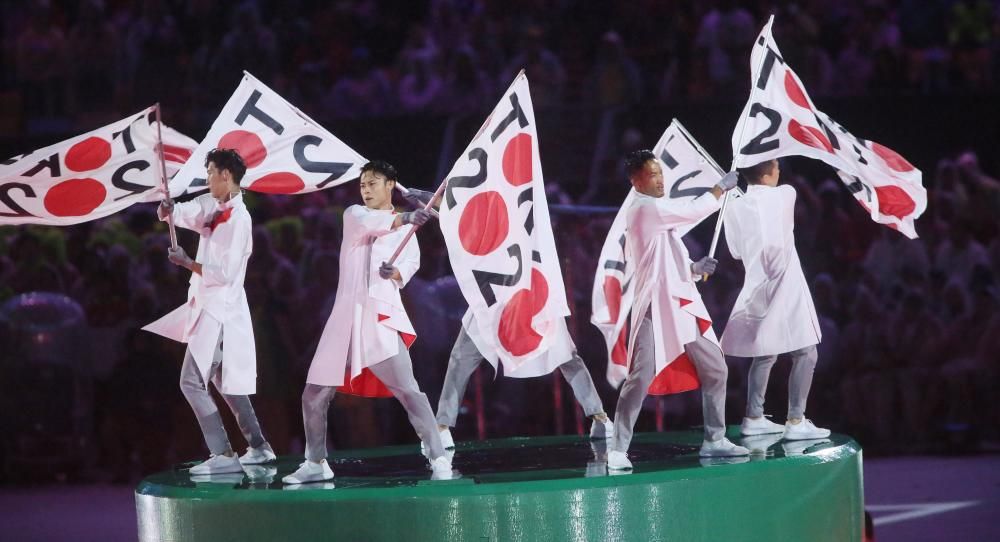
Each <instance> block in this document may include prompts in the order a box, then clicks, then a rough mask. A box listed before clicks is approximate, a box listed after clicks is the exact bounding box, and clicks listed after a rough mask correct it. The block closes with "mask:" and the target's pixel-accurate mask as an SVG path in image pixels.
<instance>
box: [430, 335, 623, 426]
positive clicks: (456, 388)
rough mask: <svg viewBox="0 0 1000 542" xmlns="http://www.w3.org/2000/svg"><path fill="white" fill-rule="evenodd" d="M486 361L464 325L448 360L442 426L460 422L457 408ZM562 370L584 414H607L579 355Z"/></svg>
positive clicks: (440, 412)
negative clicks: (474, 375)
mask: <svg viewBox="0 0 1000 542" xmlns="http://www.w3.org/2000/svg"><path fill="white" fill-rule="evenodd" d="M484 361H486V358H484V357H483V355H482V353H480V352H479V349H478V348H476V343H474V342H472V338H471V337H469V334H468V333H467V332H466V331H465V326H462V328H461V330H460V331H459V332H458V338H457V339H456V340H455V346H453V347H452V349H451V357H449V358H448V372H447V373H445V375H444V387H443V388H442V389H441V399H440V400H439V401H438V409H437V422H438V424H439V425H447V426H448V427H454V426H455V423H456V422H457V421H458V407H459V405H460V404H461V403H462V397H464V396H465V388H466V386H468V385H469V379H471V378H472V373H473V372H475V370H476V368H477V367H479V364H480V363H482V362H484ZM559 370H560V371H561V372H562V375H563V378H565V379H566V382H568V383H569V387H570V388H572V390H573V395H575V396H576V400H577V401H578V402H579V403H580V406H581V407H583V412H584V414H586V415H587V416H593V415H594V414H601V413H603V412H604V405H602V404H601V397H600V396H599V395H597V389H596V388H595V387H594V381H593V379H591V377H590V371H588V370H587V365H586V364H584V363H583V359H581V358H580V356H579V355H578V354H577V353H576V352H573V358H572V359H570V360H569V361H567V362H566V363H563V364H562V365H560V366H559Z"/></svg>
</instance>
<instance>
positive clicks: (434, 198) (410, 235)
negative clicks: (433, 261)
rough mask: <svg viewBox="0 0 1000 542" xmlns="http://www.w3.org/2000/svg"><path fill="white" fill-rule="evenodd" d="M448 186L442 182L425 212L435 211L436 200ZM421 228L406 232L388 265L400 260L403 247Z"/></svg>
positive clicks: (413, 228)
mask: <svg viewBox="0 0 1000 542" xmlns="http://www.w3.org/2000/svg"><path fill="white" fill-rule="evenodd" d="M447 184H448V181H442V182H441V185H440V186H438V189H437V191H435V192H434V197H432V198H431V199H430V201H428V202H427V204H426V205H424V210H425V211H430V212H433V211H434V209H433V207H434V200H436V199H438V198H440V197H441V192H442V191H443V190H444V187H445V186H446V185H447ZM419 227H420V226H417V225H413V226H412V227H410V231H408V232H406V236H405V237H403V241H402V242H401V243H399V246H398V247H397V248H396V252H393V253H392V257H391V258H389V261H388V262H386V263H387V264H388V265H392V264H393V263H395V262H396V258H398V257H399V254H400V253H401V252H403V247H405V246H406V243H408V242H409V241H410V238H411V237H413V234H414V233H416V232H417V229H418V228H419Z"/></svg>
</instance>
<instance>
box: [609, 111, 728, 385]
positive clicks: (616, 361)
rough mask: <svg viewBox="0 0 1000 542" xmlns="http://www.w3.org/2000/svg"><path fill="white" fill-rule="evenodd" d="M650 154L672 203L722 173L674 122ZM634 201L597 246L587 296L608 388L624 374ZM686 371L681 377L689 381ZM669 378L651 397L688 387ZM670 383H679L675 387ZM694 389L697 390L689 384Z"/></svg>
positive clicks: (701, 188)
mask: <svg viewBox="0 0 1000 542" xmlns="http://www.w3.org/2000/svg"><path fill="white" fill-rule="evenodd" d="M653 154H654V155H655V156H656V157H657V159H658V160H659V161H660V167H661V168H662V169H663V182H664V188H665V192H666V193H665V194H664V197H666V198H672V199H680V200H683V199H688V200H693V199H694V198H696V197H698V196H700V195H702V194H704V193H705V192H707V191H709V190H711V189H712V187H713V186H715V185H716V184H717V183H718V182H719V179H721V178H722V175H723V171H722V170H721V169H719V167H718V165H716V163H715V161H713V160H712V159H711V157H709V156H708V155H707V154H706V153H705V151H704V150H703V149H702V148H701V146H700V145H699V144H698V142H697V141H695V140H694V138H693V137H692V136H691V134H690V133H688V131H687V130H685V129H684V127H683V126H682V125H681V123H680V122H678V121H677V120H676V119H674V120H673V121H672V122H671V123H670V126H668V127H667V129H666V130H665V131H664V132H663V135H662V136H660V140H659V141H658V142H657V143H656V146H655V147H653ZM635 197H636V195H635V190H631V191H629V193H628V196H626V197H625V201H624V202H623V203H622V207H621V209H620V210H619V211H618V215H617V216H615V220H614V222H613V223H612V224H611V230H610V231H609V232H608V237H607V239H605V241H604V246H603V247H602V248H601V256H600V259H598V261H597V262H598V263H597V272H596V274H595V276H594V288H593V291H592V292H591V310H592V314H591V316H590V322H591V323H592V324H594V325H595V326H597V328H598V329H599V330H601V334H602V335H603V336H604V341H605V343H606V344H607V347H608V369H607V379H608V382H609V383H611V385H612V386H615V387H617V386H619V385H620V384H621V383H622V381H623V380H625V377H626V376H628V359H627V357H626V356H627V353H628V329H627V324H628V321H629V312H630V311H631V309H632V298H633V294H634V290H633V289H632V288H630V286H631V283H632V277H633V274H634V272H635V268H634V267H633V266H634V264H635V262H629V261H627V260H626V258H625V239H626V234H627V232H628V228H627V226H628V224H627V214H628V209H629V207H631V205H632V200H634V199H635ZM696 225H697V224H694V225H691V226H688V227H686V228H685V229H683V230H681V235H683V234H685V233H687V232H688V231H691V229H692V228H694V227H695V226H696ZM675 365H677V364H670V365H668V366H667V368H666V369H665V371H671V370H672V369H671V368H672V367H673V368H674V369H679V368H680V365H678V366H677V367H674V366H675ZM688 374H689V373H688V372H685V373H684V375H685V376H683V377H682V378H683V379H684V380H685V381H688V380H690V376H687V375H688ZM669 376H670V375H669V374H668V375H664V377H663V378H662V379H660V378H658V379H657V380H660V382H659V383H654V385H656V386H657V387H658V388H659V390H657V391H656V392H655V393H674V392H678V391H686V390H688V389H692V388H691V386H690V385H684V384H680V385H679V386H680V387H676V388H671V384H670V383H669V382H668V381H669V380H670V378H669ZM674 385H678V384H676V383H674ZM694 387H697V386H694Z"/></svg>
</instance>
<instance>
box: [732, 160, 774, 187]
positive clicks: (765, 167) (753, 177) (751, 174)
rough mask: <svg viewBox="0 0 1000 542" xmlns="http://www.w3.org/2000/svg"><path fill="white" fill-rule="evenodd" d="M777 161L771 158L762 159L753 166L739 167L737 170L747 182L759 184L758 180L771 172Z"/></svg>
mask: <svg viewBox="0 0 1000 542" xmlns="http://www.w3.org/2000/svg"><path fill="white" fill-rule="evenodd" d="M777 162H778V161H777V160H775V159H773V158H772V159H771V160H764V161H763V162H761V163H759V164H757V165H755V166H750V167H745V168H740V169H738V170H737V171H739V172H740V175H741V176H742V177H743V179H745V180H746V182H747V184H760V180H761V179H763V178H764V175H767V174H769V173H771V171H772V170H773V169H774V166H776V165H777Z"/></svg>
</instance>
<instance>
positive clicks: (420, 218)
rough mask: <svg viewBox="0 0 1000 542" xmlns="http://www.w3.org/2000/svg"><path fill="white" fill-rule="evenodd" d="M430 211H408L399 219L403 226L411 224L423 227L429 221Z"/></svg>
mask: <svg viewBox="0 0 1000 542" xmlns="http://www.w3.org/2000/svg"><path fill="white" fill-rule="evenodd" d="M431 216H432V215H431V213H430V211H425V210H423V209H417V210H416V211H409V212H406V213H403V214H402V215H400V219H401V220H402V222H403V224H413V225H414V226H423V225H424V224H426V223H427V221H428V220H430V219H431Z"/></svg>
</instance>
